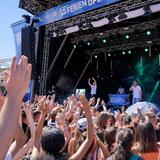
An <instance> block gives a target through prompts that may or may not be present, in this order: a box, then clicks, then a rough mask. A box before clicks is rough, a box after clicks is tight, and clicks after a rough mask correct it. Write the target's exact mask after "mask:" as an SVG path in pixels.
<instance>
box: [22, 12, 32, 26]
mask: <svg viewBox="0 0 160 160" xmlns="http://www.w3.org/2000/svg"><path fill="white" fill-rule="evenodd" d="M22 17H23V18H24V19H25V20H26V23H28V24H30V22H31V16H29V15H25V14H24V15H22Z"/></svg>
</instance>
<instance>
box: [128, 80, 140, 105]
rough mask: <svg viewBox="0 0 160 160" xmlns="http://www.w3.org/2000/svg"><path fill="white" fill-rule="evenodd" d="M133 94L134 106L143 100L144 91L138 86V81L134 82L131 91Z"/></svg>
mask: <svg viewBox="0 0 160 160" xmlns="http://www.w3.org/2000/svg"><path fill="white" fill-rule="evenodd" d="M129 90H130V91H131V92H132V94H133V99H132V104H135V103H137V102H140V101H141V100H142V89H141V87H140V86H139V85H138V83H137V80H134V81H133V84H132V86H131V88H130V89H129Z"/></svg>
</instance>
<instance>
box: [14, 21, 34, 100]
mask: <svg viewBox="0 0 160 160" xmlns="http://www.w3.org/2000/svg"><path fill="white" fill-rule="evenodd" d="M25 26H27V24H26V22H25V20H21V21H18V22H16V23H13V24H12V25H11V28H12V30H13V35H14V41H15V49H16V57H17V62H18V61H19V59H20V56H21V30H22V28H23V27H25ZM32 87H33V81H32V80H31V81H30V84H29V87H28V90H27V93H26V94H25V96H24V98H23V101H24V102H26V101H29V100H31V98H32Z"/></svg>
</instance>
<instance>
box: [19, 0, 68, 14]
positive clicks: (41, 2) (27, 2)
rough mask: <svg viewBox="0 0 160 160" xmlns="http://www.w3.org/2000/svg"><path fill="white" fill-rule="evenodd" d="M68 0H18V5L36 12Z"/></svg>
mask: <svg viewBox="0 0 160 160" xmlns="http://www.w3.org/2000/svg"><path fill="white" fill-rule="evenodd" d="M68 1H70V0H19V7H20V8H22V9H25V10H27V11H28V12H30V13H32V14H37V13H39V12H42V11H45V10H47V9H50V8H52V7H55V6H57V5H59V4H62V3H65V2H68Z"/></svg>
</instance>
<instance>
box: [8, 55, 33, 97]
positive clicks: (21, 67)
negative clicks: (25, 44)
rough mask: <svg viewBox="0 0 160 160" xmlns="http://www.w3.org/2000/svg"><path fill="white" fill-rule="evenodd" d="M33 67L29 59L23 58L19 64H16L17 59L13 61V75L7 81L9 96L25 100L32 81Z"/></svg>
mask: <svg viewBox="0 0 160 160" xmlns="http://www.w3.org/2000/svg"><path fill="white" fill-rule="evenodd" d="M31 70H32V66H31V64H28V59H27V57H25V56H22V57H21V59H20V61H19V63H18V64H16V57H14V58H13V60H12V65H11V73H10V75H8V78H7V81H6V84H5V85H6V89H7V92H8V96H11V97H18V98H19V97H20V98H23V96H24V95H25V93H26V91H27V89H28V86H29V81H30V76H31Z"/></svg>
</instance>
